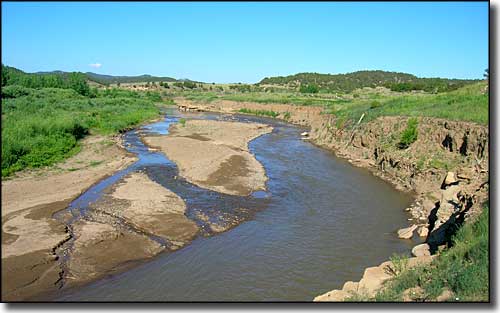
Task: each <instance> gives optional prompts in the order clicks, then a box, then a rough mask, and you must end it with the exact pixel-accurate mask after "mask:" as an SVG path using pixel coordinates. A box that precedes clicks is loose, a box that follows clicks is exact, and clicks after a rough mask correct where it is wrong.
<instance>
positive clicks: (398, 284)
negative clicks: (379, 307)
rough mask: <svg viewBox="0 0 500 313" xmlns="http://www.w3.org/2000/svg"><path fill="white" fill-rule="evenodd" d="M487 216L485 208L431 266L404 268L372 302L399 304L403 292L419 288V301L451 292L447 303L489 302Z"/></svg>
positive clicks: (432, 298)
mask: <svg viewBox="0 0 500 313" xmlns="http://www.w3.org/2000/svg"><path fill="white" fill-rule="evenodd" d="M488 213H489V209H488V207H486V208H484V210H483V212H482V213H481V215H480V216H479V218H478V219H477V220H476V221H474V222H473V223H468V224H465V225H464V226H463V227H461V228H460V229H459V230H458V231H457V233H456V235H455V236H454V238H453V246H452V247H451V248H449V249H447V250H445V251H443V252H442V253H441V255H439V256H437V258H436V259H435V260H434V261H433V263H432V264H431V265H429V266H421V267H416V268H412V269H403V270H402V271H401V273H400V274H398V275H397V276H396V277H395V278H394V279H392V280H390V281H389V282H388V283H387V284H386V287H385V288H384V289H383V290H382V291H380V292H379V293H378V294H377V295H376V297H375V299H373V300H376V301H401V300H402V299H403V293H404V291H405V290H407V289H409V288H415V287H420V288H421V289H422V294H421V296H420V298H421V299H426V300H431V301H432V300H435V299H436V298H437V297H438V296H439V295H440V294H441V293H442V292H443V291H444V290H445V289H447V290H449V291H451V292H452V293H453V297H452V298H451V299H450V301H488V299H489V281H488V278H489V249H488V243H489V239H488V238H489V237H488V225H489V223H488V221H489V214H488ZM400 264H404V261H401V262H400ZM403 268H404V265H403ZM364 300H369V299H364Z"/></svg>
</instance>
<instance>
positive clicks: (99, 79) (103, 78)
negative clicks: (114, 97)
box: [35, 71, 178, 85]
mask: <svg viewBox="0 0 500 313" xmlns="http://www.w3.org/2000/svg"><path fill="white" fill-rule="evenodd" d="M35 74H40V75H60V76H67V75H68V74H69V72H64V71H52V72H36V73H35ZM83 74H84V75H85V76H86V77H87V79H88V80H89V81H93V82H96V83H98V84H102V85H109V84H117V83H120V84H122V83H141V82H144V83H147V82H176V81H178V80H177V79H175V78H172V77H159V76H151V75H147V74H144V75H139V76H113V75H104V74H97V73H92V72H86V73H83Z"/></svg>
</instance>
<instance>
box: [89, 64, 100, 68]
mask: <svg viewBox="0 0 500 313" xmlns="http://www.w3.org/2000/svg"><path fill="white" fill-rule="evenodd" d="M89 65H90V67H93V68H100V67H101V66H102V64H101V63H90V64H89Z"/></svg>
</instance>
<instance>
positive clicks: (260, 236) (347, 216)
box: [56, 112, 415, 301]
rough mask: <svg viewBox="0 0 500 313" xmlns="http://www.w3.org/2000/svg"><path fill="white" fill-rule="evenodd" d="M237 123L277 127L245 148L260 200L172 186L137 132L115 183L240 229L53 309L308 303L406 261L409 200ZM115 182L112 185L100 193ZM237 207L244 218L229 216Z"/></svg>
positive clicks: (292, 141) (306, 147)
mask: <svg viewBox="0 0 500 313" xmlns="http://www.w3.org/2000/svg"><path fill="white" fill-rule="evenodd" d="M170 113H173V112H170ZM186 115H188V116H187V117H189V118H209V119H231V118H232V117H225V116H219V115H215V114H186ZM167 116H171V115H170V114H167ZM235 119H237V120H239V121H257V122H261V123H262V122H263V123H269V124H272V125H273V126H274V131H273V132H272V133H270V134H266V135H263V136H261V137H259V138H257V139H255V140H253V141H252V142H251V143H250V150H251V152H252V153H254V154H255V155H256V158H257V159H258V160H259V161H260V162H261V163H262V164H263V165H264V167H265V169H266V172H267V175H268V176H269V181H268V184H267V188H268V190H267V192H257V193H255V194H253V195H252V196H251V197H234V196H225V195H221V194H218V193H216V192H213V191H207V190H204V189H202V188H198V187H196V186H193V185H191V184H189V183H187V182H186V181H184V180H182V179H174V177H175V176H176V167H175V164H172V163H171V162H170V161H169V160H168V159H166V158H165V157H164V155H162V154H160V153H151V152H148V151H147V148H146V147H144V146H143V145H142V144H141V143H140V140H139V139H138V137H137V133H135V132H131V133H130V134H128V136H130V138H127V142H128V144H130V146H129V147H128V149H129V150H130V151H132V152H134V153H137V154H138V155H140V156H141V155H142V156H143V157H142V158H141V157H140V160H139V161H138V162H137V163H136V164H134V165H133V166H131V168H129V169H127V170H125V171H123V173H118V174H117V175H115V176H120V177H122V176H123V175H125V174H126V173H128V172H130V171H133V170H143V171H145V172H146V173H147V174H148V176H149V177H150V178H151V179H153V180H155V181H157V182H158V183H160V184H162V185H164V186H165V187H167V188H169V189H171V190H172V191H174V192H175V193H177V194H179V196H181V197H182V198H183V199H184V200H185V201H186V203H187V206H188V213H187V214H188V216H189V217H190V218H193V219H195V220H196V218H195V216H196V214H195V213H196V211H202V212H205V213H207V212H209V213H210V214H209V215H210V217H211V219H212V220H213V221H215V222H217V221H219V220H221V223H225V222H227V220H229V221H231V219H234V218H237V219H241V220H246V222H244V223H242V224H240V225H239V226H237V227H234V228H232V229H231V230H229V231H227V232H224V233H221V234H217V235H215V236H208V235H210V233H209V232H205V236H203V235H201V236H199V237H198V238H197V239H196V240H194V241H193V242H192V243H191V244H190V245H188V246H186V247H185V248H183V249H181V250H179V251H176V252H174V253H164V254H161V255H159V256H157V257H156V258H154V259H152V260H151V261H149V262H147V263H144V264H142V265H140V266H138V267H135V268H134V269H132V270H129V271H127V272H125V273H122V274H118V275H115V276H113V277H108V278H105V279H101V280H99V281H96V282H94V283H91V284H88V285H86V286H84V287H82V288H78V289H73V290H65V291H63V292H61V294H60V295H59V296H58V298H57V299H56V300H59V301H86V300H87V301H287V300H293V301H310V300H312V298H313V297H314V296H316V295H318V294H321V293H324V292H326V291H328V290H331V289H335V288H339V287H341V286H342V284H343V283H344V282H345V281H347V280H359V279H360V278H361V275H362V272H363V270H364V268H365V267H368V266H373V265H377V264H379V263H381V262H382V261H384V260H386V259H387V258H388V257H389V256H391V255H392V254H393V253H408V252H409V251H410V248H411V246H412V245H414V244H415V243H414V242H411V241H405V240H400V239H398V238H397V237H396V235H395V231H396V230H397V229H398V228H400V227H402V226H404V225H406V224H407V218H408V216H407V215H406V214H405V213H404V211H403V208H405V207H406V206H407V205H408V204H409V203H410V201H411V198H410V197H409V195H406V194H402V193H400V192H397V191H396V190H394V189H393V188H392V187H391V186H390V185H389V184H387V183H385V182H384V181H382V180H380V179H378V178H376V177H374V176H372V175H371V174H370V173H368V172H367V171H366V170H363V169H358V168H355V167H352V166H351V165H350V164H349V163H347V162H345V161H343V160H341V159H338V158H336V157H335V156H333V155H332V154H331V153H330V152H328V151H325V150H323V149H320V148H318V147H315V146H314V145H312V144H311V143H309V142H306V141H302V140H301V139H300V133H301V132H302V131H303V129H300V128H297V127H293V126H290V125H287V124H284V123H280V122H276V121H274V120H269V119H265V118H254V117H246V116H237V117H235ZM174 120H175V118H173V119H170V120H168V118H167V120H165V121H162V122H160V123H156V124H153V125H150V126H148V127H145V130H144V131H149V132H153V133H165V132H166V126H167V125H168V123H169V122H171V121H174ZM134 149H135V151H134ZM144 155H146V156H147V157H145V158H144ZM141 160H142V161H141ZM141 162H142V163H141ZM120 177H114V176H113V177H110V178H109V180H110V181H109V182H108V183H105V182H103V185H106V184H108V185H109V184H112V183H113V182H114V181H117V180H118V179H119V178H120ZM104 187H105V186H99V185H97V186H96V187H95V188H96V190H94V191H92V192H90V193H89V195H88V197H87V198H84V199H80V200H81V201H82V203H81V204H80V205H78V204H77V203H73V206H72V208H73V210H72V211H73V212H75V213H74V216H79V215H81V214H85V210H84V209H81V207H85V205H83V204H85V203H87V202H92V201H95V199H96V198H98V196H99V193H100V192H101V191H102V188H104ZM99 188H101V189H99ZM100 190H101V191H100ZM235 207H244V208H247V210H245V211H243V212H239V211H238V212H235V211H234V208H235ZM77 208H79V209H77ZM227 216H229V218H228V219H227V218H221V217H227ZM197 222H199V223H201V222H200V221H197ZM202 226H203V225H202Z"/></svg>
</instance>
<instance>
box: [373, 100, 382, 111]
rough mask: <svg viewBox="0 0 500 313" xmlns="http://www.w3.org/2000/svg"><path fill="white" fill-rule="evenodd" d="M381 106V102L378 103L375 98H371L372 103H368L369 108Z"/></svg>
mask: <svg viewBox="0 0 500 313" xmlns="http://www.w3.org/2000/svg"><path fill="white" fill-rule="evenodd" d="M381 106H382V103H380V102H379V101H377V100H373V101H372V103H371V104H370V109H376V108H378V107H381Z"/></svg>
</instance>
